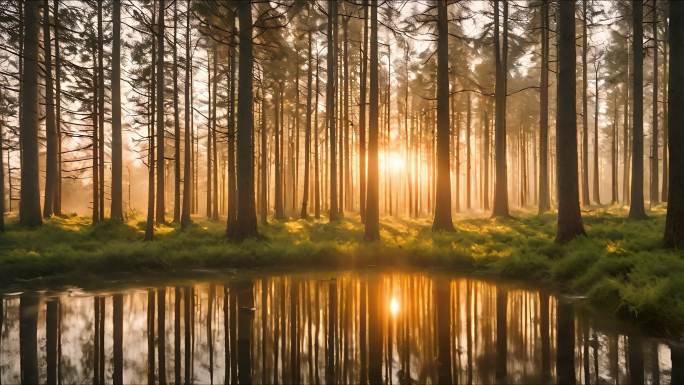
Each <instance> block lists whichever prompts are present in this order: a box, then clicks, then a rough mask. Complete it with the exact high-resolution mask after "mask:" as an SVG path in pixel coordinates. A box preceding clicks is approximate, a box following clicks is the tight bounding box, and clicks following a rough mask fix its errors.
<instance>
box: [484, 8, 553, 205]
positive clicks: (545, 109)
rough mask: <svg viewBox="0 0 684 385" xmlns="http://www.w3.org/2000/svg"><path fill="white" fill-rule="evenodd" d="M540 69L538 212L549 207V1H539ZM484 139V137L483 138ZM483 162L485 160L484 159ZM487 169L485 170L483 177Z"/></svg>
mask: <svg viewBox="0 0 684 385" xmlns="http://www.w3.org/2000/svg"><path fill="white" fill-rule="evenodd" d="M541 7H542V8H541V9H542V11H541V12H542V13H541V55H542V63H541V71H540V77H541V79H540V81H539V83H540V84H539V87H540V89H539V207H538V209H539V210H538V212H539V214H543V213H545V212H547V211H549V210H550V209H551V196H550V193H549V2H548V0H542V3H541ZM485 140H486V139H485ZM485 162H487V160H486V159H485ZM486 172H487V170H485V178H486V177H487V176H486Z"/></svg>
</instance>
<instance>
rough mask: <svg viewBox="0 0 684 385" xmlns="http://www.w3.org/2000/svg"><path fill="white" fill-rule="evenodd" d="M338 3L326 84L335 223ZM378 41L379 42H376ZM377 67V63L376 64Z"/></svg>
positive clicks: (331, 10) (332, 7) (331, 18)
mask: <svg viewBox="0 0 684 385" xmlns="http://www.w3.org/2000/svg"><path fill="white" fill-rule="evenodd" d="M336 31H337V2H336V1H331V2H329V3H328V71H327V72H328V81H327V84H326V91H325V100H326V104H327V108H326V117H327V119H328V130H329V132H330V134H329V135H330V137H329V145H330V153H329V158H328V161H329V163H330V174H329V178H330V199H329V202H330V208H329V214H328V218H329V219H330V221H335V220H337V219H338V218H339V209H338V206H337V204H338V196H337V148H336V147H335V145H336V144H337V139H336V138H337V116H336V114H335V109H336V107H335V93H336V92H337V41H336V39H335V37H336V36H337V33H336ZM376 41H377V40H376ZM376 67H377V62H376Z"/></svg>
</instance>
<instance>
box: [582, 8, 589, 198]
mask: <svg viewBox="0 0 684 385" xmlns="http://www.w3.org/2000/svg"><path fill="white" fill-rule="evenodd" d="M587 23H588V20H587V0H582V173H581V177H582V183H581V184H582V205H583V206H589V204H590V202H589V123H588V118H589V110H588V108H587V99H588V96H587V83H588V79H587Z"/></svg>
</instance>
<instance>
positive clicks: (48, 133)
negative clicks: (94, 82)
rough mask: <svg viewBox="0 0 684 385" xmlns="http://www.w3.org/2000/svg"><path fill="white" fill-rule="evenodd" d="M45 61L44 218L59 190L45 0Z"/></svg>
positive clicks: (47, 6) (47, 3)
mask: <svg viewBox="0 0 684 385" xmlns="http://www.w3.org/2000/svg"><path fill="white" fill-rule="evenodd" d="M43 52H44V54H43V59H44V63H45V139H46V148H47V150H46V154H45V199H44V200H43V217H44V218H49V217H51V216H52V214H53V213H54V203H55V193H56V190H57V152H58V149H57V128H56V125H55V99H54V93H53V92H54V90H53V86H52V41H51V38H50V3H49V0H43Z"/></svg>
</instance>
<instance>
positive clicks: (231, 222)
mask: <svg viewBox="0 0 684 385" xmlns="http://www.w3.org/2000/svg"><path fill="white" fill-rule="evenodd" d="M229 23H230V33H231V45H230V48H229V53H228V54H229V56H230V58H229V65H230V75H229V79H228V82H229V85H228V92H229V97H228V213H227V214H228V219H227V222H228V224H227V226H228V234H231V233H232V232H233V231H234V230H235V226H236V223H235V222H236V220H237V197H236V180H235V139H236V138H235V54H236V53H235V44H236V43H235V34H236V28H235V14H234V13H233V12H232V11H231V15H230V21H229ZM262 151H263V149H262Z"/></svg>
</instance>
